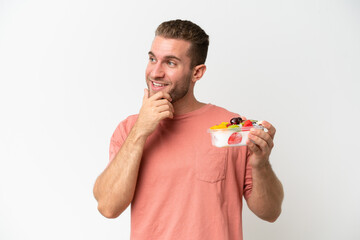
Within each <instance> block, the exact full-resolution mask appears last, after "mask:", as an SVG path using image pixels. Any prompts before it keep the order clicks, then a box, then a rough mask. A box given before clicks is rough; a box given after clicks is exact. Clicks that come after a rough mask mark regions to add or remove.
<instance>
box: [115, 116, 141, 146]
mask: <svg viewBox="0 0 360 240" xmlns="http://www.w3.org/2000/svg"><path fill="white" fill-rule="evenodd" d="M137 118H138V114H134V115H130V116H128V117H127V118H125V119H124V120H122V121H121V122H120V123H119V124H118V125H117V127H116V129H115V131H114V133H113V135H112V139H123V140H124V139H125V138H126V136H127V135H128V134H129V132H130V130H131V128H132V127H133V126H134V124H135V122H136V120H137Z"/></svg>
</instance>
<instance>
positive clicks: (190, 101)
mask: <svg viewBox="0 0 360 240" xmlns="http://www.w3.org/2000/svg"><path fill="white" fill-rule="evenodd" d="M204 105H206V104H205V103H202V102H199V101H198V100H197V99H196V98H195V96H194V92H193V90H192V89H191V88H190V89H189V92H188V93H187V94H186V96H184V97H183V98H181V99H179V100H178V101H176V102H175V103H174V104H173V107H174V110H175V115H182V114H185V113H189V112H192V111H195V110H197V109H199V108H201V107H202V106H204Z"/></svg>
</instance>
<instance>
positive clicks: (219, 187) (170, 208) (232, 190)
mask: <svg viewBox="0 0 360 240" xmlns="http://www.w3.org/2000/svg"><path fill="white" fill-rule="evenodd" d="M236 116H238V114H235V113H232V112H229V111H227V110H225V109H223V108H220V107H217V106H215V105H212V104H207V105H205V106H203V107H202V108H200V109H198V110H195V111H193V112H190V113H187V114H184V115H176V116H175V117H174V119H165V120H163V121H162V122H161V123H160V124H159V127H158V128H157V129H156V130H155V132H154V133H153V134H152V135H150V137H149V138H148V139H147V142H146V145H145V149H144V153H143V157H142V160H141V166H140V170H139V177H138V181H137V185H136V191H135V196H134V199H133V201H132V203H131V239H132V240H144V239H146V240H169V239H171V240H177V239H179V240H180V239H181V240H184V239H186V240H212V239H214V240H235V239H236V240H239V239H242V219H241V215H242V196H244V197H245V198H246V199H247V198H248V197H249V195H250V193H251V188H252V177H251V167H250V164H249V162H248V161H247V159H248V158H247V157H248V151H247V147H246V146H243V147H227V148H217V147H214V146H212V145H211V138H210V135H209V133H208V132H207V129H208V128H209V127H211V126H213V125H215V124H219V123H221V122H224V121H229V120H230V119H231V118H233V117H236ZM136 119H137V115H132V116H130V117H128V118H127V119H125V120H124V121H122V122H121V123H120V124H119V125H118V127H117V128H116V130H115V132H114V134H113V136H112V138H111V144H110V160H112V159H113V158H114V157H115V155H116V153H117V152H118V151H119V149H120V147H121V145H122V143H123V142H124V141H125V139H126V136H127V135H128V133H129V132H130V130H131V128H132V126H133V125H134V123H135V121H136Z"/></svg>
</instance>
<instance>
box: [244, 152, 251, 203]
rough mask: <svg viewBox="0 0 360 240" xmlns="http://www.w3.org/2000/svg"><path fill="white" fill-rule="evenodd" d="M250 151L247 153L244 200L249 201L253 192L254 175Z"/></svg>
mask: <svg viewBox="0 0 360 240" xmlns="http://www.w3.org/2000/svg"><path fill="white" fill-rule="evenodd" d="M249 156H250V151H249V150H247V153H246V165H245V181H244V198H245V199H246V200H248V199H249V197H250V195H251V190H252V185H253V184H252V173H251V164H250V161H249Z"/></svg>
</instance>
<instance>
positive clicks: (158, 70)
mask: <svg viewBox="0 0 360 240" xmlns="http://www.w3.org/2000/svg"><path fill="white" fill-rule="evenodd" d="M164 76H165V72H164V69H163V67H162V64H161V62H160V61H159V62H157V63H155V64H152V69H151V72H150V77H151V78H152V79H157V78H163V77H164Z"/></svg>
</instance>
